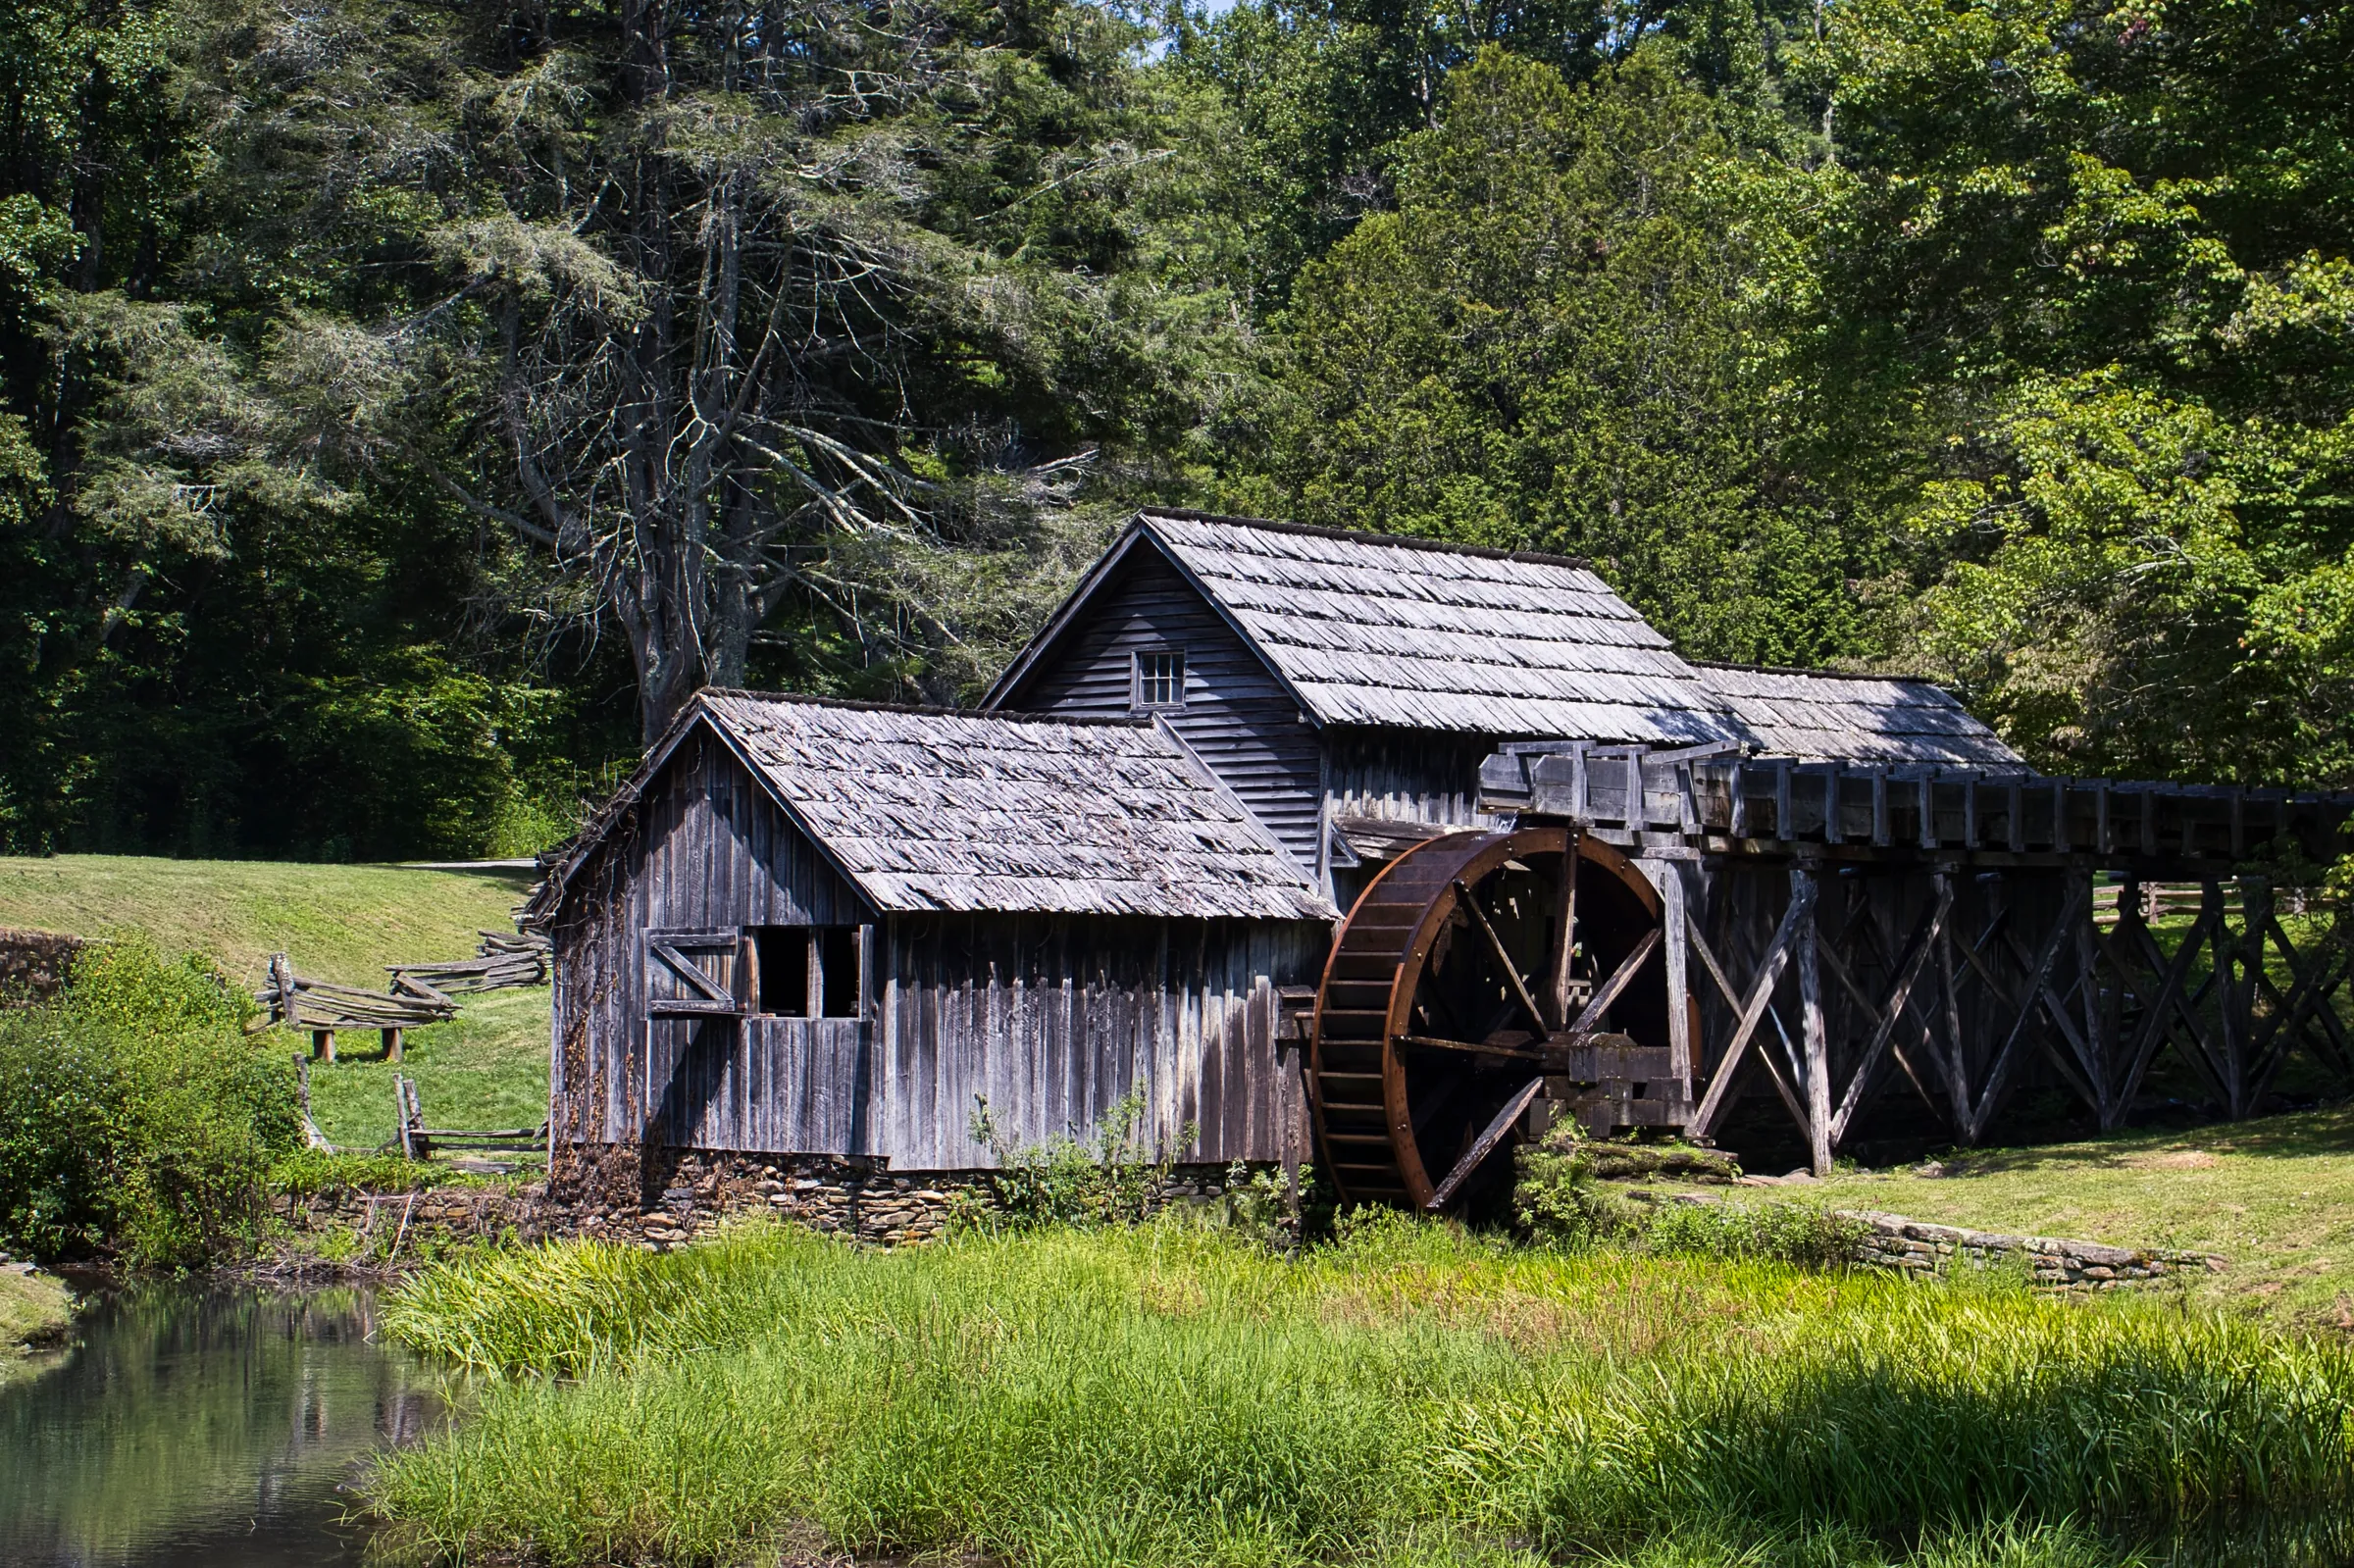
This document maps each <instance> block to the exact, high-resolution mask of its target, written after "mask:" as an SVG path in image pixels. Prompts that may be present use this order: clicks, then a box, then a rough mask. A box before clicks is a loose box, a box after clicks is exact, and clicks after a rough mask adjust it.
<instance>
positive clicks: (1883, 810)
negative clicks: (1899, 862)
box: [1871, 766, 1890, 848]
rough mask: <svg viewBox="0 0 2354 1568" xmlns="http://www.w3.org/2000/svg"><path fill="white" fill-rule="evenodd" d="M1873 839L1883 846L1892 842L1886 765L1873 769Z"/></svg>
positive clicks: (1875, 842) (1873, 841)
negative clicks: (1889, 824)
mask: <svg viewBox="0 0 2354 1568" xmlns="http://www.w3.org/2000/svg"><path fill="white" fill-rule="evenodd" d="M1871 841H1872V843H1874V844H1875V845H1878V846H1879V847H1881V848H1885V847H1887V845H1888V843H1889V842H1890V839H1889V836H1888V770H1887V768H1886V767H1885V766H1881V767H1875V768H1873V769H1872V770H1871Z"/></svg>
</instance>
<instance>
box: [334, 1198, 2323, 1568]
mask: <svg viewBox="0 0 2354 1568" xmlns="http://www.w3.org/2000/svg"><path fill="white" fill-rule="evenodd" d="M387 1323H388V1325H389V1327H390V1328H391V1329H392V1331H393V1332H394V1333H396V1334H398V1335H400V1336H401V1337H402V1338H404V1339H406V1340H409V1341H410V1342H412V1343H414V1344H416V1345H418V1346H419V1347H421V1348H424V1349H426V1350H428V1351H431V1352H434V1353H436V1354H439V1355H442V1356H445V1357H448V1358H450V1359H452V1360H454V1361H457V1362H462V1363H465V1364H469V1365H473V1366H476V1367H478V1368H482V1369H485V1370H492V1371H500V1372H518V1371H529V1372H536V1373H557V1374H562V1377H561V1378H549V1377H545V1376H523V1377H519V1378H515V1379H512V1380H508V1381H501V1382H496V1383H494V1384H493V1385H491V1386H490V1387H489V1388H488V1390H487V1391H486V1395H485V1397H484V1399H483V1401H482V1403H481V1407H480V1409H479V1411H478V1412H477V1414H476V1415H475V1416H474V1418H473V1419H472V1420H471V1421H470V1422H468V1423H467V1424H466V1425H465V1426H464V1427H463V1428H462V1429H461V1430H459V1431H458V1432H456V1433H455V1434H453V1435H451V1436H450V1437H448V1438H446V1439H444V1440H442V1441H440V1442H436V1443H435V1444H432V1445H429V1446H428V1447H426V1448H424V1449H422V1450H419V1451H416V1452H412V1453H408V1454H404V1455H400V1456H397V1457H395V1458H393V1459H391V1460H389V1461H388V1462H387V1463H386V1465H385V1466H384V1469H383V1470H382V1472H381V1473H380V1474H379V1476H378V1478H377V1481H376V1485H375V1493H374V1495H375V1499H376V1503H377V1505H378V1506H379V1507H380V1508H381V1509H382V1510H383V1511H384V1512H385V1513H386V1514H388V1515H389V1516H391V1517H392V1518H393V1519H395V1520H397V1521H398V1522H399V1525H398V1538H399V1539H401V1540H404V1541H405V1542H407V1543H409V1544H410V1545H412V1546H414V1547H417V1548H420V1549H423V1550H426V1551H429V1552H431V1551H441V1552H465V1553H468V1554H472V1555H480V1554H482V1553H484V1552H526V1553H530V1554H534V1555H537V1556H538V1557H542V1558H544V1559H546V1560H548V1561H550V1562H553V1563H601V1562H637V1561H673V1562H737V1561H746V1560H751V1559H752V1558H754V1557H756V1556H758V1555H759V1554H760V1553H762V1552H770V1553H773V1552H775V1551H776V1550H778V1549H779V1548H780V1547H781V1546H782V1545H785V1544H790V1543H793V1542H795V1541H801V1542H804V1543H805V1542H807V1541H810V1540H816V1539H822V1541H823V1542H825V1543H831V1544H832V1545H833V1546H836V1547H839V1548H843V1549H848V1550H852V1551H859V1552H869V1553H882V1552H921V1551H927V1550H956V1549H966V1550H979V1551H983V1552H986V1553H990V1554H994V1555H998V1556H1001V1557H1004V1558H1006V1559H1009V1560H1012V1561H1017V1562H1024V1563H1043V1564H1062V1563H1072V1564H1078V1563H1100V1564H1112V1563H1238V1564H1239V1563H1266V1564H1273V1563H1306V1562H1331V1561H1342V1560H1398V1561H1408V1560H1410V1561H1440V1560H1451V1559H1461V1560H1474V1559H1478V1560H1504V1559H1506V1558H1510V1557H1515V1556H1522V1555H1524V1554H1526V1553H1529V1552H1536V1553H1541V1554H1544V1555H1547V1556H1556V1557H1558V1556H1559V1555H1560V1554H1562V1553H1573V1552H1577V1551H1601V1552H1606V1553H1611V1554H1617V1555H1621V1556H1625V1557H1627V1558H1628V1559H1629V1560H1637V1561H1643V1562H1646V1563H1660V1564H1665V1563H1669V1562H1682V1561H1691V1562H1730V1561H1741V1560H1754V1561H1759V1562H1782V1561H1801V1560H1815V1561H1823V1562H1841V1563H1848V1562H1854V1563H1862V1562H1870V1561H1882V1560H1907V1559H1908V1558H1909V1559H1910V1560H1915V1561H1919V1562H1924V1563H1926V1562H1940V1563H1943V1562H1952V1563H1957V1564H1959V1563H1963V1562H1971V1563H1975V1562H1989V1563H1991V1562H1996V1561H2003V1562H2012V1561H2016V1562H2021V1563H2028V1562H2033V1563H2047V1564H2049V1563H2060V1562H2073V1561H2079V1560H2081V1561H2087V1562H2094V1561H2098V1562H2115V1561H2122V1560H2125V1559H2124V1557H2121V1556H2120V1555H2119V1550H2120V1548H2114V1547H2113V1546H2111V1545H2110V1544H2109V1543H2108V1535H2109V1534H2110V1533H2113V1531H2114V1530H2115V1529H2117V1528H2124V1527H2126V1526H2132V1527H2142V1526H2148V1525H2151V1524H2153V1523H2158V1522H2163V1521H2168V1520H2182V1519H2191V1518H2199V1517H2211V1516H2244V1515H2246V1514H2247V1513H2248V1512H2249V1511H2250V1510H2257V1511H2272V1512H2277V1511H2279V1510H2295V1509H2301V1508H2309V1507H2314V1506H2337V1505H2342V1504H2343V1503H2344V1502H2345V1501H2346V1500H2347V1498H2348V1493H2349V1491H2350V1490H2354V1487H2350V1481H2354V1456H2350V1453H2349V1441H2350V1439H2349V1432H2348V1425H2347V1421H2348V1417H2347V1409H2348V1405H2349V1400H2354V1365H2350V1363H2349V1358H2348V1356H2347V1354H2346V1353H2345V1352H2344V1351H2343V1350H2342V1349H2341V1348H2337V1347H2333V1346H2331V1345H2329V1344H2327V1343H2320V1342H2307V1341H2302V1340H2292V1339H2288V1338H2283V1337H2279V1336H2277V1335H2273V1334H2269V1333H2267V1332H2266V1331H2264V1330H2262V1329H2259V1328H2257V1327H2254V1326H2251V1325H2248V1324H2244V1323H2237V1322H2233V1321H2230V1320H2226V1319H2222V1318H2217V1317H2212V1316H2207V1315H2201V1314H2190V1313H2186V1312H2184V1311H2182V1310H2181V1309H2180V1307H2179V1306H2178V1305H2177V1306H2175V1307H2166V1306H2160V1305H2154V1304H2142V1303H2116V1304H2109V1303H2104V1304H2099V1305H2088V1304H2085V1303H2080V1302H2068V1301H2059V1300H2053V1299H2049V1298H2041V1297H2036V1296H2031V1295H2029V1294H2028V1293H2026V1292H2025V1291H2024V1290H2015V1289H2010V1288H2004V1287H1996V1286H1985V1287H1979V1288H1962V1289H1954V1288H1946V1287H1940V1286H1922V1285H1919V1284H1915V1283H1910V1282H1906V1281H1902V1280H1891V1279H1882V1278H1877V1277H1866V1276H1861V1275H1846V1274H1814V1275H1810V1274H1804V1273H1800V1272H1796V1271H1793V1270H1789V1269H1785V1268H1780V1267H1775V1266H1769V1265H1724V1264H1714V1263H1703V1262H1698V1261H1692V1260H1679V1259H1662V1258H1656V1257H1636V1256H1632V1255H1628V1254H1622V1253H1615V1252H1610V1251H1598V1252H1590V1253H1583V1254H1561V1253H1550V1252H1542V1251H1525V1250H1513V1249H1510V1248H1506V1247H1502V1246H1498V1245H1491V1244H1487V1243H1483V1242H1480V1241H1477V1240H1473V1239H1463V1238H1460V1237H1458V1236H1456V1235H1454V1234H1452V1233H1450V1232H1448V1231H1445V1230H1442V1229H1440V1228H1438V1227H1407V1226H1406V1225H1404V1223H1403V1222H1397V1223H1386V1224H1381V1225H1377V1226H1375V1227H1373V1228H1372V1229H1370V1230H1368V1231H1366V1232H1365V1233H1363V1234H1361V1235H1359V1236H1357V1237H1356V1239H1353V1240H1351V1241H1348V1242H1346V1243H1343V1244H1341V1245H1338V1246H1335V1247H1332V1248H1328V1249H1324V1250H1321V1251H1318V1252H1315V1253H1313V1254H1311V1255H1309V1256H1308V1257H1306V1258H1305V1259H1303V1260H1299V1261H1294V1262H1287V1261H1283V1260H1280V1259H1276V1258H1273V1257H1270V1256H1268V1255H1266V1254H1265V1253H1263V1252H1262V1251H1260V1250H1257V1249H1255V1248H1254V1247H1252V1246H1251V1245H1249V1244H1247V1243H1245V1242H1243V1241H1241V1240H1239V1239H1234V1238H1233V1237H1231V1236H1228V1235H1223V1234H1216V1233H1204V1232H1201V1231H1198V1230H1189V1229H1186V1228H1183V1227H1181V1226H1178V1225H1174V1224H1163V1225H1158V1226H1153V1227H1149V1228H1147V1229H1144V1230H1142V1231H1138V1232H1134V1233H1109V1234H1103V1233H1099V1234H1092V1235H1078V1234H1071V1233H1049V1234H1046V1235H1038V1236H1029V1237H1021V1238H1000V1239H982V1238H975V1239H966V1240H961V1241H957V1242H953V1243H950V1244H947V1245H945V1246H940V1247H936V1248H929V1249H923V1250H911V1251H900V1252H894V1253H875V1252H862V1251H858V1250H855V1249H852V1248H848V1247H844V1246H842V1245H840V1244H838V1243H835V1242H832V1241H827V1240H821V1239H815V1238H810V1237H804V1236H799V1235H796V1234H793V1233H787V1232H781V1231H773V1230H755V1231H747V1232H742V1233H739V1234H737V1235H735V1236H733V1237H732V1238H731V1239H728V1240H726V1241H724V1242H723V1243H721V1244H718V1245H714V1246H708V1247H701V1248H694V1249H690V1250H688V1251H685V1252H681V1253H674V1254H670V1255H667V1256H661V1257H655V1256H652V1255H650V1254H646V1253H641V1252H629V1251H624V1250H621V1249H617V1248H603V1247H595V1246H563V1247H556V1248H551V1249H547V1250H543V1251H538V1252H532V1253H516V1254H508V1255H504V1256H498V1257H486V1258H482V1259H478V1260H472V1261H469V1262H467V1263H464V1264H462V1265H459V1266H456V1267H451V1268H444V1269H440V1270H436V1271H435V1272H434V1273H432V1274H429V1275H427V1276H425V1277H424V1278H422V1279H420V1280H419V1281H418V1282H417V1283H416V1284H414V1285H413V1286H411V1287H410V1288H409V1289H408V1290H405V1291H404V1292H403V1293H402V1295H401V1296H400V1298H399V1299H398V1300H397V1301H396V1302H395V1303H394V1305H393V1307H392V1309H391V1312H390V1315H389V1316H388V1318H387ZM2006 1543H2008V1544H2006ZM1687 1549H1688V1550H1689V1551H1690V1552H1691V1553H1693V1555H1688V1556H1679V1555H1676V1553H1677V1552H1678V1551H1683V1550H1687Z"/></svg>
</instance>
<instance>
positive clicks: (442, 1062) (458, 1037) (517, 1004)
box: [281, 986, 548, 1159]
mask: <svg viewBox="0 0 2354 1568" xmlns="http://www.w3.org/2000/svg"><path fill="white" fill-rule="evenodd" d="M461 1000H462V1001H463V1002H464V1010H463V1011H462V1012H460V1013H459V1015H458V1018H457V1021H456V1022H455V1023H449V1024H436V1025H435V1026H433V1027H432V1028H430V1029H413V1030H411V1031H409V1032H408V1035H407V1036H406V1037H405V1039H404V1041H403V1056H404V1060H403V1061H402V1062H401V1064H400V1065H399V1066H398V1067H394V1066H393V1065H391V1064H390V1063H388V1062H386V1061H384V1049H383V1046H382V1045H380V1044H379V1043H378V1039H377V1037H376V1036H375V1035H373V1034H366V1033H351V1034H341V1035H337V1036H336V1037H335V1052H336V1055H337V1056H338V1057H339V1058H341V1059H340V1060H338V1061H336V1062H335V1063H333V1065H332V1066H331V1065H330V1064H328V1063H326V1062H313V1063H311V1112H312V1116H313V1118H314V1119H315V1120H316V1121H317V1122H318V1123H319V1130H320V1131H321V1132H322V1133H325V1134H326V1135H327V1138H328V1141H329V1142H331V1143H333V1144H334V1145H335V1146H336V1147H338V1148H375V1147H377V1146H378V1145H380V1144H383V1143H384V1142H387V1141H389V1140H390V1138H392V1136H393V1118H392V1075H393V1074H394V1073H401V1074H405V1075H406V1076H407V1077H409V1078H412V1079H415V1080H416V1081H417V1095H418V1098H419V1100H420V1101H421V1102H422V1103H423V1104H424V1106H425V1120H426V1125H427V1126H429V1127H459V1128H491V1127H499V1128H505V1127H537V1126H538V1125H539V1123H540V1122H541V1121H543V1120H544V1119H545V1118H546V1116H547V1003H548V990H547V987H546V986H533V987H531V988H529V989H525V990H495V991H489V992H486V993H485V994H483V995H480V996H475V997H468V998H461ZM281 1038H283V1039H284V1040H285V1042H286V1043H285V1049H286V1050H287V1051H289V1052H291V1051H295V1050H301V1051H304V1052H305V1053H306V1054H307V1052H308V1049H309V1045H310V1037H309V1036H307V1035H293V1034H285V1035H282V1036H281ZM496 1157H497V1158H499V1159H511V1158H513V1157H514V1156H513V1155H511V1154H504V1153H502V1154H500V1155H498V1156H496Z"/></svg>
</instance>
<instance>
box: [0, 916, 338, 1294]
mask: <svg viewBox="0 0 2354 1568" xmlns="http://www.w3.org/2000/svg"><path fill="white" fill-rule="evenodd" d="M250 1012H251V1004H250V1003H249V1002H248V1001H247V1000H246V999H245V998H244V997H243V996H241V995H239V994H238V993H237V992H236V991H235V990H234V989H232V988H231V987H230V986H229V985H228V983H227V982H226V981H225V980H224V979H223V978H222V977H221V975H220V974H219V973H218V971H216V970H215V969H214V968H213V967H212V966H211V965H210V964H208V963H206V962H205V961H203V960H201V959H196V958H188V959H180V960H170V959H166V958H164V957H163V956H161V955H160V954H158V953H157V952H156V951H155V949H154V948H152V947H150V946H148V945H146V944H144V943H141V942H137V941H123V942H108V943H105V944H102V945H98V946H93V947H89V948H85V949H84V950H83V951H82V953H81V954H80V956H79V957H78V958H77V960H76V963H75V966H74V974H73V979H72V981H71V983H70V984H69V985H68V986H67V987H66V990H65V991H64V993H63V994H62V995H61V996H60V997H59V998H58V999H57V1000H56V1001H55V1002H53V1003H51V1004H49V1005H47V1006H44V1007H39V1008H33V1009H28V1010H26V1011H22V1012H16V1013H10V1014H7V1015H5V1016H0V1246H5V1247H6V1248H7V1249H8V1250H10V1251H12V1252H22V1253H26V1254H29V1255H31V1256H33V1257H36V1258H40V1259H43V1260H55V1259H85V1260H86V1259H94V1258H111V1259H115V1260H118V1261H120V1262H123V1263H125V1264H128V1265H129V1266H132V1267H137V1268H166V1269H178V1268H192V1267H197V1266H200V1265H202V1264H205V1263H208V1262H211V1261H214V1260H216V1259H219V1258H221V1257H223V1256H224V1255H226V1254H228V1253H230V1252H231V1251H233V1250H235V1249H236V1248H237V1247H238V1246H240V1245H250V1244H251V1242H252V1240H253V1239H254V1238H255V1237H256V1235H257V1234H258V1232H259V1228H260V1223H261V1219H262V1215H263V1213H264V1211H265V1202H266V1198H267V1194H268V1173H269V1171H270V1167H271V1164H272V1162H273V1161H274V1160H275V1159H276V1158H278V1157H279V1156H280V1155H281V1153H283V1152H284V1151H286V1150H288V1149H290V1148H292V1147H293V1146H294V1145H295V1144H296V1142H297V1141H298V1126H299V1124H298V1121H297V1118H296V1113H295V1106H294V1088H293V1083H292V1078H291V1075H290V1074H289V1073H287V1072H286V1070H285V1069H283V1068H274V1067H272V1066H271V1065H270V1064H269V1063H268V1062H267V1061H266V1060H265V1058H264V1056H263V1054H262V1053H261V1052H260V1051H259V1050H257V1049H256V1048H255V1047H254V1046H253V1045H252V1044H250V1043H249V1042H248V1041H247V1039H246V1038H245V1036H244V1030H243V1026H244V1022H245V1019H246V1017H247V1016H248V1014H249V1013H250Z"/></svg>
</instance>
